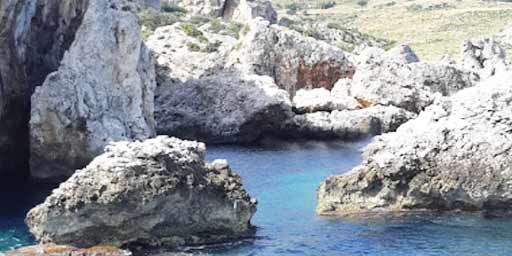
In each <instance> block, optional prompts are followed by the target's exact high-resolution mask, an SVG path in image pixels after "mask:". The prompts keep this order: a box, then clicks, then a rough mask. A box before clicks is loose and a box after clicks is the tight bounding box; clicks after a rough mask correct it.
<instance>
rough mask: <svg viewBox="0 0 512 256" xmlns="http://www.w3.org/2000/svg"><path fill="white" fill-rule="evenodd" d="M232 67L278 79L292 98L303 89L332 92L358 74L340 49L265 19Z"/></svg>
mask: <svg viewBox="0 0 512 256" xmlns="http://www.w3.org/2000/svg"><path fill="white" fill-rule="evenodd" d="M229 64H230V65H231V66H234V67H236V68H238V69H240V70H243V71H245V72H249V73H255V74H258V75H267V76H270V77H272V78H274V80H275V81H276V84H277V85H278V86H279V87H280V88H282V89H285V90H286V91H288V93H289V94H290V96H292V97H293V96H294V95H295V93H296V91H297V90H299V89H312V88H326V89H329V90H330V89H331V88H332V87H333V86H334V84H335V83H336V81H338V80H339V79H340V78H347V77H349V78H350V77H352V75H353V74H354V67H353V65H352V63H351V62H350V61H349V60H348V58H347V56H346V55H345V53H344V52H343V51H342V50H340V49H339V48H337V47H334V46H331V45H329V44H327V43H325V42H322V41H318V40H316V39H314V38H310V37H305V36H303V35H301V34H300V33H298V32H296V31H293V30H290V29H287V28H285V27H281V26H277V25H270V24H269V22H267V21H264V20H262V19H261V18H260V19H255V20H253V22H251V24H250V25H249V31H248V32H247V34H246V35H245V36H244V38H243V39H242V41H241V45H240V47H239V48H238V50H236V51H234V52H233V53H232V54H231V55H230V57H229Z"/></svg>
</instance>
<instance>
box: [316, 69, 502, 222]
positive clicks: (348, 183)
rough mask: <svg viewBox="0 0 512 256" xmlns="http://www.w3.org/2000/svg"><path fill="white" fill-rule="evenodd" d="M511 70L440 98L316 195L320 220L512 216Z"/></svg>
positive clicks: (377, 141)
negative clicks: (416, 214) (372, 215)
mask: <svg viewBox="0 0 512 256" xmlns="http://www.w3.org/2000/svg"><path fill="white" fill-rule="evenodd" d="M511 79H512V73H510V72H507V73H503V74H502V75H500V76H495V77H492V78H491V79H488V80H487V81H485V82H483V83H481V84H479V85H477V86H475V87H472V88H468V89H464V90H462V91H460V92H458V93H456V94H454V95H452V96H450V97H445V98H441V99H439V100H437V101H436V102H435V103H434V104H433V105H431V106H429V107H428V108H427V109H426V110H425V111H424V112H422V113H421V114H419V116H418V118H416V119H414V120H412V121H409V122H407V123H406V124H404V125H402V126H401V127H400V128H398V130H397V131H396V132H394V133H388V134H385V135H382V136H380V137H377V138H376V139H375V140H374V142H373V143H371V144H370V145H369V146H368V147H367V148H366V149H365V151H364V154H363V156H364V159H363V163H362V164H361V165H360V166H358V167H355V168H354V169H353V170H352V171H350V172H348V173H346V174H344V175H341V176H335V177H330V178H328V179H327V180H326V181H325V182H323V183H322V184H321V186H320V188H319V190H318V207H317V212H318V213H319V214H322V215H339V214H353V213H360V212H380V211H385V212H389V211H410V210H441V211H443V210H464V211H484V212H491V213H493V214H494V213H502V212H506V213H510V209H511V208H510V206H511V205H512V165H511V163H512V161H511V160H512V159H511V153H512V152H511V149H512V140H510V136H512V121H511V118H510V117H511V116H512V106H511V104H512V100H511V99H512V86H511V81H512V80H511Z"/></svg>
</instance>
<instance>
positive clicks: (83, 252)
mask: <svg viewBox="0 0 512 256" xmlns="http://www.w3.org/2000/svg"><path fill="white" fill-rule="evenodd" d="M0 254H1V253H0ZM2 255H5V256H131V255H132V253H131V252H129V251H127V250H121V249H119V248H116V247H112V246H96V247H92V248H87V249H79V248H75V247H72V246H67V245H56V244H43V245H33V246H26V247H21V248H18V249H16V250H11V251H8V252H6V253H5V254H2Z"/></svg>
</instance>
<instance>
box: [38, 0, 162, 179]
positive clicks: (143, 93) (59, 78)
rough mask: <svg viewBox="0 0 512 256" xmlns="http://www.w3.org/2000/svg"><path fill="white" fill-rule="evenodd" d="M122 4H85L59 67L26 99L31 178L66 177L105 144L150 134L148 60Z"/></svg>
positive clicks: (150, 76) (151, 69) (134, 24)
mask: <svg viewBox="0 0 512 256" xmlns="http://www.w3.org/2000/svg"><path fill="white" fill-rule="evenodd" d="M128 2H130V3H131V1H128ZM123 3H124V2H123V1H116V0H109V1H99V0H93V1H89V4H88V7H87V12H86V13H85V16H84V18H83V21H82V23H81V25H80V27H79V29H78V31H77V32H76V36H75V40H74V42H73V44H72V45H71V46H70V48H69V50H68V51H67V52H66V54H65V56H64V58H63V60H62V62H61V66H60V67H59V68H58V70H57V71H56V72H54V73H51V74H50V75H48V76H47V78H46V79H45V81H44V83H43V85H42V86H40V87H38V88H37V89H36V91H35V92H34V94H33V95H32V109H31V119H30V153H31V155H30V167H31V174H32V176H33V177H35V178H40V179H62V178H65V177H69V176H70V175H71V174H72V173H73V171H74V170H75V169H76V168H82V167H84V166H85V165H86V164H87V163H88V162H89V161H90V160H92V159H93V158H94V157H95V156H96V155H99V154H100V153H101V152H102V151H103V147H104V146H105V145H106V144H108V143H109V142H110V141H116V140H131V139H144V138H147V137H150V136H153V135H154V134H155V128H154V126H155V124H154V118H153V100H154V99H153V98H154V96H153V93H154V88H155V86H156V83H155V77H154V65H153V59H152V57H151V55H150V53H149V51H148V50H147V49H146V48H145V46H144V45H143V43H142V40H141V37H140V32H139V24H138V20H137V16H136V15H135V14H134V13H132V12H131V11H130V8H124V5H123Z"/></svg>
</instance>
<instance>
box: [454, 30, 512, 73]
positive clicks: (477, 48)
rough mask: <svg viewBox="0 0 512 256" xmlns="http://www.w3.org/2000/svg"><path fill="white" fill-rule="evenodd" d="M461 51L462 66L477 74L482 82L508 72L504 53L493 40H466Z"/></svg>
mask: <svg viewBox="0 0 512 256" xmlns="http://www.w3.org/2000/svg"><path fill="white" fill-rule="evenodd" d="M461 51H462V52H461V55H462V66H463V67H464V68H466V69H469V70H473V71H475V72H477V73H478V74H479V75H480V77H481V79H482V80H483V79H487V78H489V77H491V76H493V75H495V74H498V73H500V72H504V71H506V70H508V67H507V66H508V63H507V60H506V52H505V50H504V49H503V48H502V47H501V46H500V45H499V44H498V42H497V41H495V40H494V39H491V38H483V39H479V40H468V41H466V42H464V44H463V46H462V50H461Z"/></svg>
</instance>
